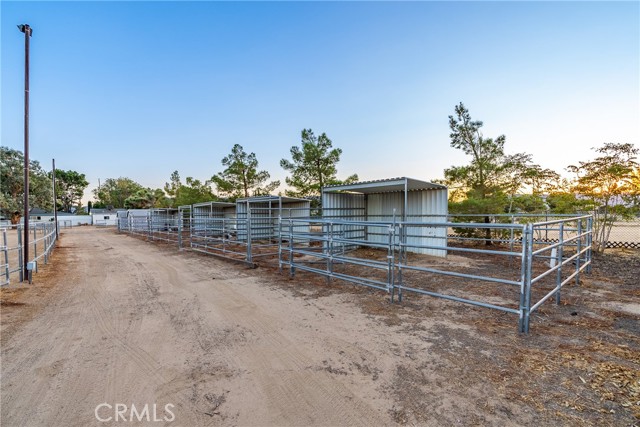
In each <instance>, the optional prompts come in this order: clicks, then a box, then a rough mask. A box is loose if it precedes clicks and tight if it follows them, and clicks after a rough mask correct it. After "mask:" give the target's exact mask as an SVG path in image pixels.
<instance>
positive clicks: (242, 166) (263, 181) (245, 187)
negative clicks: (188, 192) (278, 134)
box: [211, 144, 280, 200]
mask: <svg viewBox="0 0 640 427" xmlns="http://www.w3.org/2000/svg"><path fill="white" fill-rule="evenodd" d="M222 165H223V166H225V167H226V168H225V169H224V170H223V171H222V172H219V173H217V174H216V175H214V176H213V177H212V178H211V182H213V183H214V184H215V186H216V189H217V191H218V193H219V194H220V195H222V196H223V197H228V198H229V199H231V200H235V199H237V198H241V197H251V196H262V195H267V194H269V193H271V192H272V191H273V190H275V189H276V188H277V187H278V186H279V185H280V181H271V182H267V181H268V180H269V178H270V175H269V172H267V171H259V170H258V159H257V158H256V155H255V153H250V154H247V153H245V151H244V149H243V148H242V146H241V145H240V144H236V145H234V146H233V148H232V149H231V154H229V155H228V156H226V157H224V158H223V159H222Z"/></svg>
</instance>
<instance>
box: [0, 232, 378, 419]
mask: <svg viewBox="0 0 640 427" xmlns="http://www.w3.org/2000/svg"><path fill="white" fill-rule="evenodd" d="M64 239H65V244H67V245H69V247H70V248H73V249H72V250H69V252H70V254H69V255H70V256H73V257H75V259H74V261H73V263H70V264H69V266H68V268H67V269H66V271H64V272H60V274H59V275H58V276H57V277H56V278H54V279H56V280H60V281H63V282H65V283H66V285H65V286H64V287H61V288H60V290H59V292H60V294H59V295H58V296H57V297H56V298H57V299H53V300H52V301H54V303H52V304H51V305H50V306H49V307H47V308H46V309H44V310H42V312H41V313H39V314H38V315H36V316H35V317H34V318H33V319H32V320H31V321H30V322H29V323H28V324H26V325H25V327H24V328H23V329H22V330H21V331H19V333H17V334H16V335H15V337H13V338H12V341H11V343H10V345H9V346H6V347H5V348H3V349H2V356H3V366H2V396H3V397H2V405H3V411H2V420H1V421H2V424H3V425H4V424H5V423H6V425H28V426H30V427H31V426H49V425H60V423H62V424H64V425H83V426H84V425H109V423H107V424H104V423H98V422H97V421H96V420H95V418H94V409H95V407H96V405H98V404H100V403H103V402H106V403H110V404H112V405H113V404H115V403H119V402H121V403H125V404H128V405H130V404H131V403H136V405H137V404H139V403H142V404H144V403H150V404H151V403H156V402H157V403H158V405H159V407H162V405H163V404H164V403H172V404H174V405H175V409H174V412H175V413H176V422H175V423H173V424H171V425H176V426H177V425H184V426H203V425H265V424H277V425H300V424H315V425H336V424H340V425H382V424H389V420H388V419H387V418H384V417H382V418H381V417H380V411H377V410H376V408H373V407H372V406H371V405H370V404H369V403H367V402H366V401H364V400H362V399H361V398H360V397H358V395H356V394H355V393H354V392H353V391H352V390H351V389H350V388H349V386H350V383H349V381H348V380H346V379H345V377H344V376H341V375H340V376H336V375H334V374H331V373H329V372H327V371H325V370H323V368H322V366H319V360H318V356H317V354H315V353H314V352H316V351H317V349H316V348H312V349H305V348H300V346H299V342H298V341H297V340H296V338H295V337H296V336H299V334H301V333H308V332H306V331H301V330H300V329H299V328H298V327H297V324H296V321H295V320H292V319H290V318H289V313H288V312H287V311H288V307H289V305H288V304H289V303H292V301H286V300H282V299H279V296H281V294H278V293H277V292H272V291H269V290H268V289H265V288H267V287H264V286H263V285H261V284H260V282H259V280H257V279H256V277H255V276H253V275H250V274H246V273H245V272H243V271H242V269H241V267H240V268H239V267H238V266H237V265H233V266H228V265H227V264H224V263H221V262H219V261H216V260H212V259H211V258H205V257H197V256H193V255H190V254H178V253H174V252H169V251H167V250H164V249H163V248H158V247H155V246H151V245H149V244H148V243H145V242H142V241H140V240H137V239H134V238H130V237H127V236H123V235H117V234H115V233H114V234H112V233H110V232H105V230H95V229H89V228H79V229H74V230H71V231H68V232H65V236H64ZM269 295H271V296H269ZM265 298H267V299H265ZM273 298H275V299H273ZM304 305H305V304H304V303H301V302H298V303H297V306H298V308H297V309H298V310H300V309H301V308H302V307H303V306H304ZM354 351H356V350H354Z"/></svg>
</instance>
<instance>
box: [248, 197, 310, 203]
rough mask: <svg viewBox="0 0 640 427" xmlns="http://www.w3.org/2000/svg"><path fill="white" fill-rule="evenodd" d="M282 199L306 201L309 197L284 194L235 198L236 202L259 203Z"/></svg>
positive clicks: (288, 201)
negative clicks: (301, 197)
mask: <svg viewBox="0 0 640 427" xmlns="http://www.w3.org/2000/svg"><path fill="white" fill-rule="evenodd" d="M277 200H282V202H283V203H291V202H308V201H309V199H299V198H296V197H286V196H253V197H245V198H242V199H238V200H236V202H246V201H249V202H250V203H254V202H255V203H259V202H269V201H272V202H273V201H277Z"/></svg>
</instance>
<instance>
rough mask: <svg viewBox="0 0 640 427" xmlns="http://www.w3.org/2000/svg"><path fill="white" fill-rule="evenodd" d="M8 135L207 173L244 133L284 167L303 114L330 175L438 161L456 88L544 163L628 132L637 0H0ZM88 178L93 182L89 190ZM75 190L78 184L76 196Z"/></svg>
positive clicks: (146, 170)
mask: <svg viewBox="0 0 640 427" xmlns="http://www.w3.org/2000/svg"><path fill="white" fill-rule="evenodd" d="M0 11H1V21H0V22H1V25H2V29H1V37H2V39H1V47H2V56H1V60H2V75H1V77H2V81H1V84H2V86H1V89H2V103H1V107H2V111H1V115H2V132H1V136H2V145H5V146H9V147H12V148H16V149H22V144H23V133H22V129H23V128H22V127H23V122H22V120H23V116H22V114H23V66H24V62H23V61H24V56H23V55H24V50H23V49H24V41H23V40H24V36H23V34H22V33H20V32H19V31H18V29H17V28H16V25H17V24H21V23H28V24H30V25H31V26H32V27H33V29H34V35H33V38H32V40H31V156H32V158H34V159H37V160H40V161H41V163H43V164H44V165H45V166H46V168H47V169H48V168H50V162H51V160H50V159H51V158H53V157H55V158H56V163H57V166H58V167H60V168H63V169H74V170H77V171H80V172H83V173H85V174H86V175H87V178H88V180H89V181H90V183H91V184H90V187H89V190H90V189H91V188H93V187H95V186H96V185H97V182H98V178H101V179H102V180H104V179H105V178H109V177H114V178H115V177H119V176H127V177H130V178H132V179H134V180H136V181H138V182H140V183H141V184H143V185H145V186H150V187H161V186H162V185H163V184H164V182H166V181H168V179H169V175H170V174H171V172H172V171H173V170H176V169H177V170H178V171H179V172H180V175H181V176H182V177H183V179H184V178H185V177H187V176H193V177H195V178H198V179H201V180H206V179H208V178H210V177H211V175H213V174H214V173H216V172H219V171H221V170H222V166H221V164H220V160H221V159H222V157H224V156H225V155H226V154H227V153H228V152H229V151H230V149H231V147H232V146H233V144H236V143H239V144H241V145H243V146H244V148H245V150H246V151H248V152H250V151H253V152H255V153H256V155H257V157H258V160H259V161H260V166H261V168H262V169H267V170H268V171H269V172H270V173H271V176H272V178H273V179H281V180H282V181H283V183H284V178H285V176H286V174H285V172H284V171H283V170H282V169H281V168H280V166H279V160H280V159H281V158H282V157H285V156H288V153H289V149H290V147H291V146H292V145H296V144H298V143H299V141H300V131H301V129H303V128H312V129H313V130H314V131H315V132H316V133H321V132H326V133H327V135H328V136H329V137H330V138H331V139H332V140H333V142H334V146H338V147H340V148H342V149H343V156H342V160H341V162H340V164H339V167H338V171H339V176H340V177H346V176H347V175H349V174H351V173H358V174H359V175H360V178H361V179H379V178H387V177H394V176H410V177H414V178H418V179H427V180H428V179H433V178H438V177H441V176H442V171H443V169H444V168H446V167H448V166H451V165H454V164H458V165H459V164H463V163H464V162H466V158H465V157H464V155H463V154H462V153H460V152H458V151H457V150H454V149H452V148H450V147H449V129H448V122H447V116H448V115H450V114H453V108H454V106H455V105H456V104H457V103H458V102H460V101H462V102H464V103H465V105H466V106H467V107H468V108H469V109H470V112H471V115H472V117H473V118H474V119H476V120H483V121H484V123H485V126H484V128H483V130H484V134H485V136H492V137H495V136H498V135H499V134H505V135H506V137H507V144H506V148H507V151H508V152H510V153H515V152H521V151H526V152H529V153H532V154H533V156H534V161H535V162H536V163H539V164H541V165H542V166H543V167H549V168H552V169H555V170H556V171H558V172H561V173H564V170H563V169H564V167H566V166H567V165H568V164H571V163H575V162H577V161H578V160H587V159H589V158H591V157H592V152H591V151H590V148H591V147H594V146H599V145H602V144H603V143H604V142H630V143H634V144H636V145H638V144H639V141H640V86H639V80H640V66H639V62H640V59H639V57H640V8H639V3H638V2H620V3H613V2H586V3H581V2H566V3H560V2H539V3H529V2H447V3H441V2H379V3H378V2H352V3H336V2H332V3H321V2H318V3H316V2H313V3H310V2H299V3H295V2H258V3H254V2H243V3H219V2H191V3H186V2H37V3H36V2H33V3H31V2H8V1H2V2H1V3H0ZM87 193H88V194H90V192H89V191H88V192H87ZM85 200H87V197H85Z"/></svg>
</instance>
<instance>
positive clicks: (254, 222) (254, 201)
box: [236, 196, 311, 240]
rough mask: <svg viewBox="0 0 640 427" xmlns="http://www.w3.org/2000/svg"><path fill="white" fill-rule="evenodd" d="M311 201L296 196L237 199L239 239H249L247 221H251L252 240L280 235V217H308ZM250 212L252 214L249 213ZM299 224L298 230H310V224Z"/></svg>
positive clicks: (273, 237)
mask: <svg viewBox="0 0 640 427" xmlns="http://www.w3.org/2000/svg"><path fill="white" fill-rule="evenodd" d="M310 212H311V201H310V200H308V199H298V198H295V197H283V196H255V197H247V198H243V199H238V200H236V214H237V217H238V240H246V239H247V236H246V234H247V231H246V228H247V226H246V223H247V221H248V220H249V219H250V221H251V229H250V233H251V240H268V239H275V238H277V237H278V234H279V230H278V217H282V218H308V217H309V216H310ZM249 214H250V215H249ZM300 227H301V226H297V227H296V229H297V230H298V231H304V230H307V231H308V228H309V227H308V226H306V225H305V226H302V227H303V228H304V230H301V229H300Z"/></svg>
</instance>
